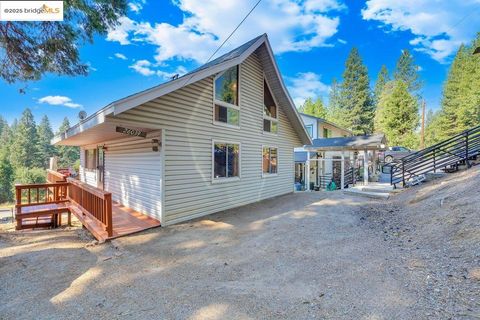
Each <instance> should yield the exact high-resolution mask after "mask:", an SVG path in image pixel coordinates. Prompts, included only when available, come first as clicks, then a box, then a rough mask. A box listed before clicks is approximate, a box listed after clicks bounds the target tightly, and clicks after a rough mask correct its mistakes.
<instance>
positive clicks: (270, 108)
mask: <svg viewBox="0 0 480 320" xmlns="http://www.w3.org/2000/svg"><path fill="white" fill-rule="evenodd" d="M263 131H266V132H271V133H277V132H278V108H277V105H276V103H275V100H274V99H273V96H272V93H271V92H270V89H269V88H268V85H267V82H266V81H265V80H264V81H263Z"/></svg>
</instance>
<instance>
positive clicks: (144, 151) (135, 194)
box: [104, 133, 163, 220]
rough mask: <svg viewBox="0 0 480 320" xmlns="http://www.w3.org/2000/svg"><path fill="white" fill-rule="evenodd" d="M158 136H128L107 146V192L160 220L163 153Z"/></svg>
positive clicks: (114, 198)
mask: <svg viewBox="0 0 480 320" xmlns="http://www.w3.org/2000/svg"><path fill="white" fill-rule="evenodd" d="M159 141H161V136H160V134H159V133H157V134H155V133H153V134H149V136H148V138H138V137H129V138H125V139H120V140H115V141H112V142H109V143H106V144H105V145H104V150H105V160H104V161H105V169H104V170H105V171H104V174H105V191H108V192H111V193H112V200H113V201H115V202H118V203H120V204H122V205H124V206H126V207H128V208H131V209H134V210H136V211H138V212H141V213H143V214H146V215H148V216H151V217H152V218H155V219H158V220H160V218H161V212H162V174H163V163H162V150H161V147H160V143H159Z"/></svg>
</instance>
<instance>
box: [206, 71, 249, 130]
mask: <svg viewBox="0 0 480 320" xmlns="http://www.w3.org/2000/svg"><path fill="white" fill-rule="evenodd" d="M233 67H237V68H238V80H237V86H238V88H237V91H238V92H237V94H238V97H237V98H238V106H236V105H234V104H231V103H228V102H225V101H221V100H217V99H216V97H215V82H216V81H217V79H218V78H219V77H221V76H222V75H223V74H224V73H225V72H226V71H227V70H228V69H231V68H233ZM228 69H227V70H224V71H222V72H220V73H219V74H217V75H216V76H215V77H213V95H212V96H213V97H212V101H213V103H212V106H213V109H212V110H213V112H212V123H213V124H214V125H217V126H223V127H227V128H233V129H240V125H241V122H242V115H241V113H242V112H241V109H240V104H241V96H242V95H241V94H240V91H241V88H242V85H241V82H242V81H241V78H242V77H241V74H242V72H241V70H242V67H241V65H240V64H237V65H235V66H232V67H230V68H228ZM216 104H218V105H219V106H222V107H226V108H232V109H235V110H238V126H237V125H234V124H230V123H227V122H222V121H217V120H215V105H216Z"/></svg>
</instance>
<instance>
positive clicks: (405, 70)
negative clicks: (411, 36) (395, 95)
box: [393, 49, 422, 95]
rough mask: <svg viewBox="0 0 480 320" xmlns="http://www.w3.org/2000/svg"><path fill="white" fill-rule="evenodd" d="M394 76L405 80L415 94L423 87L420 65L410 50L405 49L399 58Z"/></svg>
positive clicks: (395, 78)
mask: <svg viewBox="0 0 480 320" xmlns="http://www.w3.org/2000/svg"><path fill="white" fill-rule="evenodd" d="M393 78H394V80H396V81H403V82H405V83H406V84H407V88H408V91H409V92H410V93H411V94H413V95H418V94H419V92H418V91H419V90H420V89H421V88H422V82H421V80H420V76H419V74H418V66H417V65H415V60H414V59H413V56H412V55H411V54H410V51H408V50H406V49H405V50H403V51H402V54H401V55H400V57H399V58H398V61H397V66H396V69H395V73H394V74H393Z"/></svg>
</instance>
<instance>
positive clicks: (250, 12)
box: [182, 0, 262, 87]
mask: <svg viewBox="0 0 480 320" xmlns="http://www.w3.org/2000/svg"><path fill="white" fill-rule="evenodd" d="M260 2H262V0H258V1H257V3H255V5H254V6H253V7H252V9H250V11H249V12H248V13H247V15H246V16H245V17H243V19H242V21H240V23H239V24H238V25H237V26H236V27H235V29H233V31H232V32H231V33H230V35H229V36H228V37H227V38H226V39H225V40H223V42H222V44H221V45H220V46H219V47H218V48H217V49H216V50H215V52H214V53H212V55H211V56H210V57H209V58H208V60H207V61H206V62H205V63H204V64H207V63H209V62H210V60H211V59H212V58H213V57H214V56H215V55H216V54H217V52H218V51H220V49H221V48H222V47H223V46H224V45H225V43H227V41H228V40H229V39H230V38H231V37H232V36H233V34H234V33H235V32H236V31H237V30H238V28H240V26H241V25H242V24H243V23H244V22H245V20H247V18H248V17H249V16H250V14H252V12H253V10H255V8H256V7H258V5H259V4H260ZM192 77H193V74H192V75H190V77H189V78H188V79H187V80H186V81H185V82H184V83H183V85H182V87H183V86H185V85H186V84H187V83H188V82H189V81H190V80H191V79H192Z"/></svg>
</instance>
